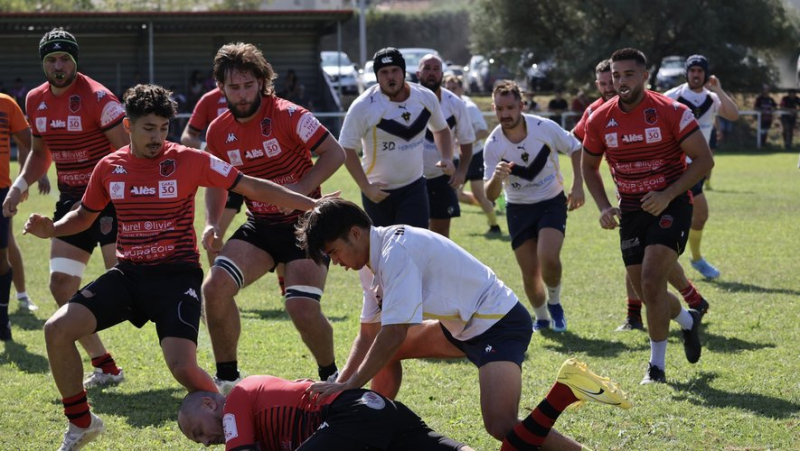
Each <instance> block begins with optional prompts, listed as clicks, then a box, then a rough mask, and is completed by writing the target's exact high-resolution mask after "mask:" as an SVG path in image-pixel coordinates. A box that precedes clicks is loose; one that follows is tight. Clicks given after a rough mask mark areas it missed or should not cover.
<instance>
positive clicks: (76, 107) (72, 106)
mask: <svg viewBox="0 0 800 451" xmlns="http://www.w3.org/2000/svg"><path fill="white" fill-rule="evenodd" d="M80 109H81V96H79V95H74V96H69V110H70V111H71V112H73V113H77V112H78V111H80Z"/></svg>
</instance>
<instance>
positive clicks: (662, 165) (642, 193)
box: [582, 48, 714, 384]
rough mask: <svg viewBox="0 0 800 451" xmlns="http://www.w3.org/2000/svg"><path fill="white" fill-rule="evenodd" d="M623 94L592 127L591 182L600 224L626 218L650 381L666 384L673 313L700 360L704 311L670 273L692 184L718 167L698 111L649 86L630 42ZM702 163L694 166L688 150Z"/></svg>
mask: <svg viewBox="0 0 800 451" xmlns="http://www.w3.org/2000/svg"><path fill="white" fill-rule="evenodd" d="M611 72H612V79H613V80H614V88H615V89H616V91H617V93H618V96H617V97H615V98H613V99H611V100H609V101H608V102H606V103H604V104H603V105H602V106H600V107H599V108H598V109H597V110H596V111H595V112H594V113H592V116H591V117H590V118H589V122H588V123H587V125H586V137H585V139H584V141H583V147H584V150H585V152H584V154H583V160H582V166H583V175H584V180H586V186H587V187H588V189H589V192H590V193H591V194H592V197H593V198H594V200H595V202H596V203H597V206H598V208H599V209H600V225H601V226H602V227H603V228H605V229H614V228H616V227H617V226H618V223H617V219H616V218H617V217H619V218H620V224H619V226H620V249H621V251H622V259H623V261H624V263H625V267H626V271H627V273H628V276H629V277H630V280H631V283H632V284H633V287H634V289H635V290H636V292H637V293H638V294H639V295H640V296H641V299H642V301H644V304H645V305H646V306H647V325H648V334H649V336H650V350H651V353H650V361H649V366H648V369H647V373H646V374H645V377H644V379H643V380H642V383H643V384H649V383H653V382H666V376H665V373H664V368H665V367H666V350H667V334H668V333H669V321H670V318H672V319H673V320H675V321H676V322H678V323H679V324H680V326H681V329H682V330H683V336H684V351H685V353H686V358H687V360H689V362H690V363H695V362H697V361H698V360H699V359H700V353H701V351H702V349H701V344H700V335H699V331H700V318H701V314H700V312H698V311H696V310H688V311H687V310H686V309H684V308H683V307H681V305H680V302H679V301H678V299H677V298H676V297H675V296H674V295H672V294H671V293H669V291H668V290H667V279H668V277H669V275H670V273H671V272H672V270H673V268H674V266H675V264H676V262H677V261H678V255H679V254H680V253H682V252H683V249H684V246H685V245H686V240H687V238H688V236H687V235H688V233H689V226H690V224H691V217H692V204H691V194H690V192H689V188H691V187H692V185H694V184H695V183H697V181H698V180H700V178H701V177H702V176H703V174H706V173H708V171H710V170H711V168H712V167H713V166H714V160H713V157H712V156H711V150H710V149H709V148H708V142H706V140H705V138H704V137H703V134H702V133H699V132H698V131H699V127H698V125H697V121H696V120H695V118H694V116H693V115H692V112H691V111H689V109H688V108H686V106H684V105H681V104H680V103H678V102H675V101H673V100H672V99H670V98H669V97H666V96H663V95H661V94H658V93H655V92H652V91H647V90H646V89H645V83H646V82H647V80H648V76H649V74H648V72H647V59H646V58H645V56H644V54H643V53H642V52H640V51H639V50H636V49H631V48H625V49H620V50H617V51H616V52H614V54H613V55H612V57H611ZM603 155H605V156H606V159H607V160H608V165H609V168H610V169H611V175H612V177H613V179H614V182H615V184H616V188H617V192H618V194H619V197H620V200H619V208H615V207H613V206H612V205H611V203H610V202H609V200H608V196H607V195H606V192H605V189H604V187H603V179H602V177H601V176H600V171H599V168H600V162H601V161H602V158H603ZM687 155H688V156H689V157H691V158H692V160H693V161H694V162H693V163H692V164H691V165H690V166H689V167H688V169H687V167H686V161H685V159H686V156H687Z"/></svg>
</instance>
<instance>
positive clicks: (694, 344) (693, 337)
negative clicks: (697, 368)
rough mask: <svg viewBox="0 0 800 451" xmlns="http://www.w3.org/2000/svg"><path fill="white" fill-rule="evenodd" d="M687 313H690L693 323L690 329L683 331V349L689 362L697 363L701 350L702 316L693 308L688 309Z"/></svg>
mask: <svg viewBox="0 0 800 451" xmlns="http://www.w3.org/2000/svg"><path fill="white" fill-rule="evenodd" d="M689 314H690V315H692V320H693V324H692V328H691V329H689V330H684V331H683V351H684V353H685V354H686V360H688V361H689V363H697V362H698V361H699V360H700V355H701V354H702V352H703V345H702V343H701V342H700V322H701V321H702V319H703V316H702V315H701V314H700V312H698V311H697V310H694V309H689Z"/></svg>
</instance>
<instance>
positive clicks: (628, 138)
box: [622, 133, 644, 144]
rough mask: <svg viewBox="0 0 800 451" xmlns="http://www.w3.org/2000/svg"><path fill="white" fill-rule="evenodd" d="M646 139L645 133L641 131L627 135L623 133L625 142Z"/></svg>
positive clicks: (630, 142) (631, 142)
mask: <svg viewBox="0 0 800 451" xmlns="http://www.w3.org/2000/svg"><path fill="white" fill-rule="evenodd" d="M642 141H644V135H641V134H639V133H629V134H627V135H622V142H624V143H625V144H633V143H638V142H642Z"/></svg>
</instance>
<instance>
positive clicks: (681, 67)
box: [656, 55, 686, 92]
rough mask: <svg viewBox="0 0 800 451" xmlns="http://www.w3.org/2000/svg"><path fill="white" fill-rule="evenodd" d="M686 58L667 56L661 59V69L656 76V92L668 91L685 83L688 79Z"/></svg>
mask: <svg viewBox="0 0 800 451" xmlns="http://www.w3.org/2000/svg"><path fill="white" fill-rule="evenodd" d="M685 64H686V58H685V57H683V56H676V55H673V56H665V57H664V58H662V59H661V68H659V69H658V73H657V74H656V90H658V91H662V92H663V91H666V90H668V89H672V88H674V87H675V86H678V85H679V84H681V83H683V82H684V80H685V79H686V68H685Z"/></svg>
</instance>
